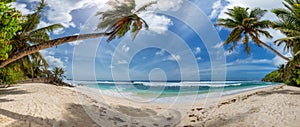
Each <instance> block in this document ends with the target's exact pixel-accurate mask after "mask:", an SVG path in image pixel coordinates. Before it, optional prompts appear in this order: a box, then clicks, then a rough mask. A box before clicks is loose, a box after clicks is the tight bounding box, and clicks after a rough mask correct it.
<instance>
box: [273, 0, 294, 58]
mask: <svg viewBox="0 0 300 127" xmlns="http://www.w3.org/2000/svg"><path fill="white" fill-rule="evenodd" d="M283 5H284V6H285V7H286V8H278V9H273V10H272V12H273V13H274V14H276V16H277V17H278V18H279V21H277V22H274V26H273V28H274V29H277V30H280V31H281V32H282V33H283V34H285V35H286V36H287V37H285V38H281V39H278V40H276V41H275V44H277V45H278V46H280V45H281V44H285V49H286V50H289V51H291V53H293V54H296V53H297V52H298V51H299V50H300V1H299V0H285V2H284V3H283Z"/></svg>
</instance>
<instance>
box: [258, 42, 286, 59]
mask: <svg viewBox="0 0 300 127" xmlns="http://www.w3.org/2000/svg"><path fill="white" fill-rule="evenodd" d="M260 44H262V45H263V46H265V47H266V48H268V49H269V50H271V51H272V52H273V53H275V54H276V55H278V56H279V57H281V58H282V59H284V60H286V61H291V60H290V59H289V58H287V57H285V56H284V55H282V54H280V53H279V52H278V51H276V50H275V49H273V48H272V47H271V46H269V45H267V44H266V43H264V42H262V41H260Z"/></svg>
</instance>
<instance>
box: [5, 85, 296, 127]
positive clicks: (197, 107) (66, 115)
mask: <svg viewBox="0 0 300 127" xmlns="http://www.w3.org/2000/svg"><path fill="white" fill-rule="evenodd" d="M0 90H1V93H0V125H1V127H2V126H3V127H6V126H9V127H11V126H12V127H18V126H24V125H30V126H49V127H50V126H62V127H68V126H95V127H96V126H98V125H102V126H124V125H127V126H146V127H147V126H189V125H191V126H202V125H203V126H222V125H223V126H225V125H226V126H227V125H228V126H240V125H243V126H263V125H266V124H264V123H265V122H261V120H260V119H262V120H266V121H267V122H273V123H274V122H275V123H278V121H280V120H282V121H283V122H280V123H279V124H278V125H277V126H278V127H279V126H291V127H293V126H295V127H296V125H299V124H300V123H299V121H300V120H299V119H300V110H299V109H300V88H298V87H291V86H285V85H280V86H272V87H267V88H260V89H255V90H251V91H247V92H242V93H238V94H234V95H227V96H223V97H221V98H209V99H203V100H198V101H197V102H195V103H193V104H187V103H181V104H160V103H148V102H139V101H138V100H130V99H124V98H117V97H112V96H107V95H99V94H92V93H89V92H90V91H84V90H82V89H78V88H76V87H74V88H69V87H58V86H53V85H47V84H41V83H36V84H35V83H29V84H18V85H17V86H14V87H11V88H1V89H0ZM285 98H290V99H289V100H286V99H285ZM276 99H277V100H276ZM253 100H255V101H253ZM268 101H271V102H268ZM282 101H283V102H284V101H286V102H285V103H287V104H290V105H282V104H281V103H278V102H282ZM289 101H290V102H289ZM258 102H260V103H258ZM262 102H264V103H266V105H262V104H264V103H262ZM283 102H282V103H283ZM285 103H283V104H285ZM251 106H252V107H251ZM19 107H22V108H19ZM23 107H24V108H23ZM266 108H267V109H268V108H270V109H268V110H265V109H266ZM271 109H272V110H271ZM278 109H280V110H282V111H280V112H283V113H281V114H282V116H281V117H280V116H277V117H275V118H276V119H272V118H270V117H272V116H274V115H275V116H276V113H278V112H279V111H278ZM290 109H293V110H294V111H293V112H292V113H290V114H289V112H290ZM247 111H249V112H247ZM266 111H268V112H269V114H266ZM285 112H288V113H285ZM241 113H244V115H245V113H246V114H247V115H246V116H247V117H241V118H242V119H241V120H234V121H232V119H228V118H231V117H230V115H232V116H239V115H241ZM228 115H229V116H228ZM261 115H263V116H265V117H266V116H269V117H266V118H263V117H261ZM248 116H249V118H248ZM254 116H255V117H254ZM285 117H286V118H285ZM257 118H260V119H257ZM279 118H280V119H279ZM288 118H289V119H288ZM234 119H240V118H239V117H237V118H235V117H234ZM230 120H231V121H232V122H230ZM272 120H273V121H272ZM287 120H289V121H287ZM253 121H254V123H253ZM224 123H226V124H224ZM298 123H299V124H298ZM274 126H276V125H274Z"/></svg>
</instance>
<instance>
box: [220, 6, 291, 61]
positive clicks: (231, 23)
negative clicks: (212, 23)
mask: <svg viewBox="0 0 300 127" xmlns="http://www.w3.org/2000/svg"><path fill="white" fill-rule="evenodd" d="M248 10H249V8H243V7H234V8H233V9H228V10H227V12H226V14H227V15H228V16H229V18H226V19H223V18H220V19H218V20H217V23H216V25H218V26H223V27H226V28H229V29H232V31H231V33H230V35H229V36H228V38H227V39H226V41H225V42H224V45H228V44H231V47H230V48H229V51H232V50H233V48H234V47H235V46H236V45H237V43H238V42H240V41H241V40H242V42H243V44H244V45H245V50H246V51H247V53H248V54H249V53H250V46H249V40H250V38H251V40H252V41H253V42H254V43H255V44H256V45H257V46H259V47H260V46H264V47H266V48H268V49H269V50H271V51H272V52H274V53H275V54H276V55H278V56H280V57H281V58H283V59H285V60H287V61H290V59H289V58H287V57H285V56H283V55H282V54H280V53H279V52H278V51H276V50H275V49H273V48H272V47H271V46H269V45H268V44H266V43H264V42H262V41H261V40H260V39H259V38H260V36H261V35H263V36H265V37H267V38H272V35H271V34H270V33H269V32H268V31H266V30H265V29H266V28H269V27H270V26H271V24H272V22H270V21H269V20H261V17H262V16H263V15H264V14H265V13H266V12H267V11H266V10H262V9H260V8H255V9H253V10H251V11H250V13H249V12H248Z"/></svg>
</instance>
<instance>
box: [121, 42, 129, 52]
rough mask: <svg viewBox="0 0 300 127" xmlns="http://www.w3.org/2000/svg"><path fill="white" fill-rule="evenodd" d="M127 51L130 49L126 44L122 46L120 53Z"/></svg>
mask: <svg viewBox="0 0 300 127" xmlns="http://www.w3.org/2000/svg"><path fill="white" fill-rule="evenodd" d="M129 50H130V47H128V46H127V45H126V44H125V45H123V46H122V51H123V52H124V53H128V52H129Z"/></svg>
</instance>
